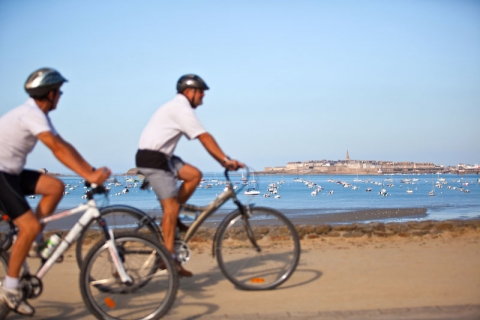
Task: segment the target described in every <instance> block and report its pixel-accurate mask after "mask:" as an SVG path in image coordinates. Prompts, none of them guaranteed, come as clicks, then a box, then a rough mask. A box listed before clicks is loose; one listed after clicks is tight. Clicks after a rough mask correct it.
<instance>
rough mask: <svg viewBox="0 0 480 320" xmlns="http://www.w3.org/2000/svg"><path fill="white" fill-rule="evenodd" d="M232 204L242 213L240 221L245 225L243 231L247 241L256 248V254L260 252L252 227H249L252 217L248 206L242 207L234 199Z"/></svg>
mask: <svg viewBox="0 0 480 320" xmlns="http://www.w3.org/2000/svg"><path fill="white" fill-rule="evenodd" d="M233 202H234V203H235V204H236V205H237V207H238V209H239V210H240V212H241V213H242V220H243V222H244V223H245V231H246V232H247V236H248V239H249V240H250V242H251V243H252V245H253V246H254V247H255V248H256V250H257V252H260V251H262V248H260V246H259V245H258V243H257V240H256V239H255V235H254V234H253V230H252V226H251V225H250V218H251V217H252V214H251V213H250V206H249V205H248V204H247V205H245V206H244V205H242V204H241V203H240V201H238V200H237V199H235V200H234V201H233Z"/></svg>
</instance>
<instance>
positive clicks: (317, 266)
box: [8, 231, 480, 319]
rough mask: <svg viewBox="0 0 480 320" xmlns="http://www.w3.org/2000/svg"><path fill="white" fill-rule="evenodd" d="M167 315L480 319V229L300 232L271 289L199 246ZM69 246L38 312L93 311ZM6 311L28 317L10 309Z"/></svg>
mask: <svg viewBox="0 0 480 320" xmlns="http://www.w3.org/2000/svg"><path fill="white" fill-rule="evenodd" d="M192 256H193V257H192V260H191V261H190V262H189V263H188V264H187V266H186V267H187V268H188V269H190V270H191V271H193V272H194V276H193V277H192V278H190V279H181V283H180V291H179V293H178V296H177V300H176V303H175V305H174V307H173V308H172V309H171V311H170V312H169V314H168V315H167V316H166V317H165V319H288V318H291V319H399V318H401V319H480V232H479V231H470V232H466V233H464V234H461V235H460V234H456V233H444V234H440V235H427V236H423V237H409V238H400V237H389V238H381V237H371V238H369V237H366V236H364V237H361V238H343V237H340V238H319V239H308V240H302V256H301V260H300V264H299V266H298V269H297V271H296V272H295V274H294V275H293V276H292V278H291V279H289V281H287V282H286V283H285V284H284V285H283V286H281V287H279V288H277V289H276V290H272V291H264V292H247V291H241V290H237V289H235V288H234V287H233V285H232V284H231V283H230V282H228V280H226V279H225V277H224V276H223V275H222V273H221V272H220V270H219V268H218V267H217V263H216V261H215V260H214V259H212V257H211V255H210V252H209V249H208V245H205V246H197V248H196V249H194V250H193V254H192ZM78 274H79V271H78V269H77V267H76V264H75V261H74V257H73V255H72V254H71V253H70V254H68V255H67V258H66V260H65V261H64V262H63V263H62V264H58V265H56V266H55V267H54V268H53V269H52V270H51V272H50V273H49V274H48V275H47V276H46V277H45V279H44V292H43V294H42V295H41V296H40V297H39V298H38V299H35V300H31V303H32V305H33V306H34V307H35V308H36V310H37V312H36V316H35V317H34V319H92V316H91V315H90V314H89V312H88V310H87V309H86V308H85V307H84V304H83V302H82V298H81V296H80V292H79V289H78ZM8 319H24V318H23V317H20V316H18V315H14V314H12V313H11V314H10V316H9V317H8Z"/></svg>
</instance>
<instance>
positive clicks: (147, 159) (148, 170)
mask: <svg viewBox="0 0 480 320" xmlns="http://www.w3.org/2000/svg"><path fill="white" fill-rule="evenodd" d="M208 89H209V88H208V86H207V84H206V83H205V81H203V79H201V78H200V77H199V76H197V75H194V74H187V75H184V76H182V77H181V78H180V79H179V80H178V82H177V95H176V96H175V98H174V99H173V100H171V101H169V102H167V103H166V104H164V105H163V106H161V107H160V108H159V109H158V110H157V111H156V112H155V113H154V114H153V116H152V118H151V119H150V121H149V122H148V124H147V126H146V127H145V129H144V130H143V132H142V135H141V137H140V141H139V144H138V151H137V154H136V165H137V167H138V168H139V171H140V173H141V174H143V175H145V177H146V179H147V180H148V182H149V183H150V185H151V186H152V188H153V190H154V191H155V193H156V195H157V197H158V199H159V200H160V204H161V205H162V209H163V218H162V230H163V236H164V240H165V247H166V248H167V249H168V250H169V251H170V252H171V253H172V256H173V257H174V258H175V255H174V242H175V227H176V225H177V223H178V224H180V221H179V219H178V214H179V212H180V203H185V202H186V201H187V200H188V199H189V198H190V196H191V195H192V194H193V192H194V191H195V189H196V187H197V186H198V184H199V183H200V180H201V179H202V173H201V172H200V170H198V169H197V168H196V167H194V166H192V165H190V164H188V163H184V162H183V161H182V159H180V158H179V157H177V156H175V155H174V154H173V153H174V151H175V147H176V146H177V143H178V141H179V140H180V138H181V137H182V135H185V136H186V137H187V138H188V139H190V140H191V139H198V140H200V142H201V143H202V145H203V146H204V147H205V149H206V150H207V151H208V152H209V153H210V155H211V156H212V157H213V158H214V159H216V160H217V161H218V162H219V163H220V164H221V165H222V166H223V167H225V168H228V169H229V170H237V169H238V168H244V167H245V166H244V164H243V163H241V162H239V161H237V160H233V159H230V158H229V157H228V156H227V155H225V153H224V152H223V151H222V149H221V148H220V146H219V145H218V144H217V142H216V141H215V139H214V138H213V136H212V135H211V134H209V133H208V132H207V131H206V130H205V128H204V127H203V126H202V124H201V123H200V121H199V120H198V118H197V116H196V115H195V112H194V109H195V108H197V107H198V106H199V105H201V104H202V103H203V97H204V95H205V93H204V92H205V90H208ZM177 179H180V180H182V181H183V183H182V185H181V186H180V187H179V188H178V189H177ZM180 226H182V225H181V224H180ZM177 266H178V271H179V274H180V275H181V276H185V277H191V276H192V273H191V272H190V271H188V270H185V269H184V268H183V267H182V266H181V265H180V264H179V263H177Z"/></svg>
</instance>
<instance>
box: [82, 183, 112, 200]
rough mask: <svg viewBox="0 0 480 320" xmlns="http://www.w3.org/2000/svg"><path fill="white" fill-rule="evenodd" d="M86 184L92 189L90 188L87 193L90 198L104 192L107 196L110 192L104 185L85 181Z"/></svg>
mask: <svg viewBox="0 0 480 320" xmlns="http://www.w3.org/2000/svg"><path fill="white" fill-rule="evenodd" d="M85 186H86V187H87V188H90V190H88V191H87V193H86V195H87V199H88V200H92V199H93V196H94V195H96V194H104V195H105V196H106V195H107V194H108V190H107V189H106V188H105V187H104V186H103V185H98V184H96V183H90V182H88V181H85Z"/></svg>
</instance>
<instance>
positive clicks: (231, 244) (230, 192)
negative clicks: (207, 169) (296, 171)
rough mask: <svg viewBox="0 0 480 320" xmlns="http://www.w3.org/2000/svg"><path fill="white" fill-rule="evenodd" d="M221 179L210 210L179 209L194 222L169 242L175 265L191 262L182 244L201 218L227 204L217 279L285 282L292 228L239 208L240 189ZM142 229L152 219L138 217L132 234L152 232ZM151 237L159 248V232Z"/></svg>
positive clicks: (295, 240) (275, 215) (265, 213)
mask: <svg viewBox="0 0 480 320" xmlns="http://www.w3.org/2000/svg"><path fill="white" fill-rule="evenodd" d="M224 175H225V178H226V188H225V190H224V191H223V192H222V193H221V194H220V195H218V196H217V197H216V198H215V199H214V200H213V201H212V202H211V203H210V204H208V205H206V206H195V205H189V204H183V205H182V210H183V213H187V214H189V215H192V216H195V217H196V219H195V221H194V222H193V223H192V224H191V225H190V227H189V229H188V231H187V232H186V233H184V234H183V235H180V236H179V237H178V239H176V240H175V255H176V256H177V259H178V260H179V262H180V264H181V265H185V264H186V263H187V262H188V261H189V260H190V258H191V250H190V248H189V246H188V242H189V241H190V240H192V238H193V236H194V235H195V233H196V232H197V231H198V229H199V228H200V226H201V225H202V224H203V223H204V222H205V221H206V220H207V218H209V217H210V216H211V215H212V214H214V213H215V212H216V211H217V209H219V208H220V207H221V206H222V205H223V204H224V203H226V202H227V201H228V200H230V199H232V200H233V202H234V203H235V205H236V206H237V209H236V210H234V211H232V212H231V213H229V214H228V215H227V216H226V217H225V218H224V219H223V220H222V222H221V223H220V225H219V227H218V229H217V230H216V233H215V236H214V239H213V247H212V255H213V256H214V257H215V256H216V259H217V262H218V265H219V267H220V269H221V271H222V273H223V274H224V275H225V276H226V278H227V279H228V280H230V281H231V282H232V283H233V284H234V285H235V286H237V287H238V288H241V289H244V290H267V289H273V288H275V287H277V286H279V285H280V284H282V283H284V282H285V281H287V280H288V278H289V277H290V276H291V275H292V274H293V272H294V271H295V269H296V267H297V264H298V261H299V259H300V241H299V237H298V234H297V231H296V229H295V226H294V225H293V224H292V222H291V221H290V220H289V219H288V218H287V217H286V216H285V215H283V214H282V213H281V212H279V211H277V210H274V209H271V208H266V207H255V206H253V205H248V204H245V205H244V204H242V203H241V202H240V201H239V200H238V198H237V193H238V192H240V191H241V190H242V188H238V189H237V190H235V189H234V188H233V183H232V181H231V180H230V177H229V173H228V170H225V173H224ZM248 176H249V171H248V170H247V177H248ZM246 179H247V180H248V178H246ZM143 224H146V225H150V224H154V225H155V226H156V224H155V222H154V221H152V218H150V219H149V218H147V217H143V218H142V220H141V221H138V222H137V223H136V228H138V229H140V230H145V231H146V232H151V229H152V228H147V227H146V226H143ZM85 234H86V233H83V234H82V235H85ZM156 236H157V237H158V238H159V239H160V241H161V242H162V243H163V235H162V232H161V230H159V232H158V233H157V235H156ZM81 237H82V236H81ZM79 241H83V240H82V239H80V240H79ZM81 247H82V246H80V248H81ZM79 259H81V256H80V257H79V256H77V261H78V260H79Z"/></svg>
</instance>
